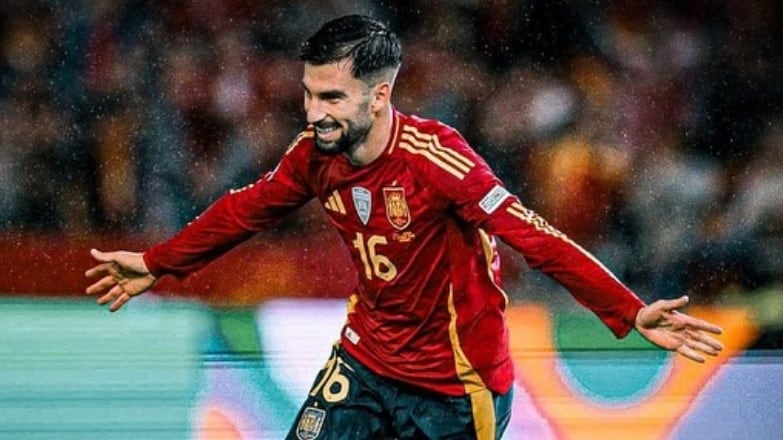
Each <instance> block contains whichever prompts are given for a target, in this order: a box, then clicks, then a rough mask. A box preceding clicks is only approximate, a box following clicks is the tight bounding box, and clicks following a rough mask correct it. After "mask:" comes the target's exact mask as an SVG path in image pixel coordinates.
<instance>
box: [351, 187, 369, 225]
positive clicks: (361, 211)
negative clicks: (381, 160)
mask: <svg viewBox="0 0 783 440" xmlns="http://www.w3.org/2000/svg"><path fill="white" fill-rule="evenodd" d="M351 195H352V196H353V206H355V207H356V213H357V214H358V215H359V220H361V221H362V223H363V224H364V225H366V224H367V222H368V221H370V210H371V209H372V195H371V194H370V191H369V190H368V189H367V188H362V187H361V186H355V187H353V188H351Z"/></svg>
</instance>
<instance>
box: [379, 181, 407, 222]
mask: <svg viewBox="0 0 783 440" xmlns="http://www.w3.org/2000/svg"><path fill="white" fill-rule="evenodd" d="M383 200H384V202H386V218H387V219H388V220H389V223H391V225H392V226H394V227H395V228H397V229H400V230H402V229H405V228H407V227H408V225H409V224H411V211H410V209H409V208H408V201H407V200H406V199H405V188H402V187H399V186H394V187H386V188H383Z"/></svg>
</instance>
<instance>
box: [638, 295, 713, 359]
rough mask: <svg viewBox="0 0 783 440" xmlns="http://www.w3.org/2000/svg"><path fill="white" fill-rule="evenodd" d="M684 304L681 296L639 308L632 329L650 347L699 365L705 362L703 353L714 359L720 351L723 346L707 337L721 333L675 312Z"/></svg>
mask: <svg viewBox="0 0 783 440" xmlns="http://www.w3.org/2000/svg"><path fill="white" fill-rule="evenodd" d="M686 304H688V297H687V296H685V295H683V296H681V297H679V298H677V299H672V300H658V301H655V302H654V303H652V304H650V305H648V306H645V307H643V308H642V309H641V310H639V313H638V314H637V315H636V330H637V331H638V332H639V333H641V334H642V336H644V337H645V338H647V339H648V340H649V341H650V342H652V343H653V344H655V345H657V346H659V347H661V348H664V349H666V350H671V351H676V352H677V353H679V354H681V355H683V356H685V357H686V358H688V359H691V360H693V361H696V362H700V363H701V362H704V361H705V357H704V355H705V354H706V355H710V356H717V355H718V353H719V352H720V351H721V350H723V345H722V344H721V343H720V342H718V341H717V340H716V339H715V338H713V337H711V336H709V335H708V334H707V333H712V334H715V335H719V334H721V332H722V330H721V328H720V327H718V326H717V325H715V324H712V323H709V322H707V321H703V320H701V319H697V318H694V317H692V316H688V315H686V314H684V313H680V312H678V311H677V309H679V308H681V307H684V306H685V305H686Z"/></svg>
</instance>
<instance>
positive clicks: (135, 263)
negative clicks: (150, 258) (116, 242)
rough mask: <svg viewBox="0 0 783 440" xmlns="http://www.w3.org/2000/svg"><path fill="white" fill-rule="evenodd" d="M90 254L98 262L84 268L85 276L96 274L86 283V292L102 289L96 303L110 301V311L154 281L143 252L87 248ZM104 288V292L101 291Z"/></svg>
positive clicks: (151, 284)
mask: <svg viewBox="0 0 783 440" xmlns="http://www.w3.org/2000/svg"><path fill="white" fill-rule="evenodd" d="M90 255H92V257H93V258H95V259H96V260H97V261H98V262H99V263H100V264H98V265H96V266H94V267H92V268H90V269H89V270H87V272H85V276H87V278H98V281H96V282H94V283H93V284H91V285H90V286H88V287H87V289H86V290H85V293H87V294H88V295H95V294H100V293H103V294H102V295H101V296H100V297H99V298H98V304H100V305H105V304H108V303H110V302H111V305H110V306H109V311H111V312H114V311H117V310H119V308H120V307H122V306H123V305H124V304H125V303H126V302H128V301H129V300H130V299H131V298H132V297H134V296H137V295H141V294H142V293H144V292H146V291H147V290H149V288H150V287H152V286H153V285H154V284H155V281H157V278H155V276H153V275H152V274H151V273H150V271H149V270H148V269H147V265H146V264H145V263H144V258H143V255H144V254H142V253H138V252H126V251H115V252H101V251H98V250H96V249H92V250H90ZM104 292H105V293H104Z"/></svg>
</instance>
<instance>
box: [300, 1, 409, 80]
mask: <svg viewBox="0 0 783 440" xmlns="http://www.w3.org/2000/svg"><path fill="white" fill-rule="evenodd" d="M299 59H300V60H301V61H304V62H306V63H310V64H313V65H323V64H329V63H334V62H337V61H341V60H345V59H350V60H351V61H352V62H353V65H352V66H351V74H352V75H353V76H354V78H358V79H362V80H364V79H366V78H368V77H372V76H375V74H376V73H379V72H381V71H383V70H385V69H397V68H398V67H399V66H400V64H401V63H402V48H401V46H400V40H399V39H398V38H397V35H395V34H394V32H392V31H391V30H389V29H388V28H387V27H386V26H385V25H384V24H383V23H381V22H379V21H377V20H374V19H372V18H370V17H367V16H364V15H346V16H344V17H340V18H337V19H334V20H332V21H329V22H327V23H326V24H324V25H323V26H321V28H320V29H319V30H318V31H317V32H316V33H314V34H313V35H312V36H311V37H310V38H308V39H307V41H305V42H304V43H303V44H302V46H301V47H300V49H299Z"/></svg>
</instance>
